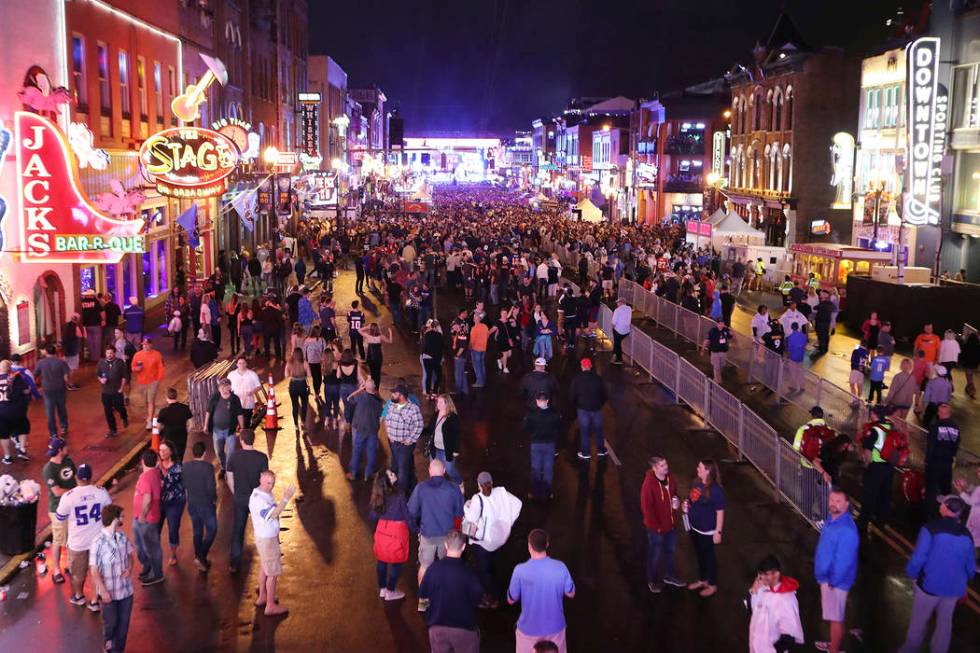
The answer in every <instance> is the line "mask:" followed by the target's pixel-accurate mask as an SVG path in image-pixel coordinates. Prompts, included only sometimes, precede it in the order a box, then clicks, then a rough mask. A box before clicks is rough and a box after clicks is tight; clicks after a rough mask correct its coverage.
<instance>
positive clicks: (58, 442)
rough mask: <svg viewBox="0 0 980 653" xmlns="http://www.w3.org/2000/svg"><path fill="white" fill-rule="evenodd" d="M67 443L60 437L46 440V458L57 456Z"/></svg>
mask: <svg viewBox="0 0 980 653" xmlns="http://www.w3.org/2000/svg"><path fill="white" fill-rule="evenodd" d="M66 444H67V443H66V442H65V441H64V440H62V439H61V438H51V440H50V441H49V442H48V458H51V457H52V456H57V455H58V452H60V451H61V450H62V449H64V448H65V445H66Z"/></svg>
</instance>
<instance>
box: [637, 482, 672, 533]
mask: <svg viewBox="0 0 980 653" xmlns="http://www.w3.org/2000/svg"><path fill="white" fill-rule="evenodd" d="M666 480H667V485H666V487H664V484H663V482H661V481H660V479H658V478H657V475H656V474H654V473H653V470H652V469H648V470H647V473H646V476H645V477H644V478H643V487H642V488H641V489H640V507H641V509H642V510H643V525H644V526H645V527H646V529H647V530H648V531H652V532H654V533H658V534H660V535H663V534H664V533H669V532H670V531H672V530H674V527H675V526H676V524H677V518H676V516H675V514H674V508H673V506H672V505H671V502H672V501H673V498H674V497H676V496H677V483H676V482H675V481H674V477H673V476H671V475H670V474H667V479H666Z"/></svg>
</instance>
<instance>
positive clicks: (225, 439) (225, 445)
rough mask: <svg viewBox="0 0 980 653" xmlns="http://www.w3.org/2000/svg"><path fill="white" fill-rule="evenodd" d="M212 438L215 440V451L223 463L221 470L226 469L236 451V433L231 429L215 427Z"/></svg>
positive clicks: (219, 460)
mask: <svg viewBox="0 0 980 653" xmlns="http://www.w3.org/2000/svg"><path fill="white" fill-rule="evenodd" d="M211 438H212V440H213V441H214V452H215V453H216V454H217V455H218V462H220V463H221V471H225V468H226V463H227V462H228V459H229V458H231V454H233V453H235V433H234V432H232V430H231V429H214V431H213V432H212V433H211Z"/></svg>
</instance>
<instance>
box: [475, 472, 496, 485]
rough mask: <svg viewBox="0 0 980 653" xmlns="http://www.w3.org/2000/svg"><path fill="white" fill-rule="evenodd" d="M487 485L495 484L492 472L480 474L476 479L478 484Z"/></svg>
mask: <svg viewBox="0 0 980 653" xmlns="http://www.w3.org/2000/svg"><path fill="white" fill-rule="evenodd" d="M486 483H493V476H490V472H480V473H479V474H478V475H477V477H476V484H477V485H485V484H486Z"/></svg>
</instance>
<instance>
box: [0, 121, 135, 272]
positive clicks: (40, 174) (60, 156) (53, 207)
mask: <svg viewBox="0 0 980 653" xmlns="http://www.w3.org/2000/svg"><path fill="white" fill-rule="evenodd" d="M14 130H15V131H14V144H15V145H14V148H15V152H16V155H17V165H16V169H17V182H16V185H17V189H18V200H19V218H18V220H19V228H20V240H21V251H20V259H21V261H23V262H25V263H118V262H119V261H120V259H121V258H122V256H123V254H126V253H131V252H142V251H144V241H143V236H142V235H141V231H142V229H143V220H142V219H138V218H137V219H133V220H117V219H115V218H112V217H110V216H108V215H106V214H104V213H102V212H101V211H99V210H98V209H97V208H96V207H95V206H93V205H92V204H91V202H90V201H89V199H88V198H87V197H86V196H85V194H84V193H83V192H82V190H81V184H80V183H79V180H78V171H77V168H76V167H75V161H74V159H73V158H72V156H71V154H70V149H69V147H68V143H67V142H66V141H65V138H64V136H63V135H62V134H61V132H60V131H59V130H58V128H57V127H56V126H55V125H54V123H52V122H51V121H50V120H48V119H47V118H44V117H43V116H39V115H37V114H33V113H28V112H25V111H19V112H17V113H16V114H15V116H14Z"/></svg>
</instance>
